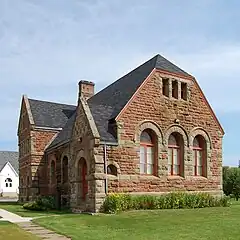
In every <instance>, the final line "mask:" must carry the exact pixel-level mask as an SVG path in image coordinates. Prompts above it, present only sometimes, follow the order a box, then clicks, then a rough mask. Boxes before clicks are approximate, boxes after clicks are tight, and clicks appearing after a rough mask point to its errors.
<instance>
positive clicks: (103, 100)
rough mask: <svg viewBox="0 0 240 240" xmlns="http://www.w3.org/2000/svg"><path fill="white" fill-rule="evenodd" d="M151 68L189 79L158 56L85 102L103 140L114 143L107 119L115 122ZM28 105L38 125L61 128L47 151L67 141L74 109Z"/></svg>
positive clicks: (115, 140) (180, 70)
mask: <svg viewBox="0 0 240 240" xmlns="http://www.w3.org/2000/svg"><path fill="white" fill-rule="evenodd" d="M154 69H159V70H162V71H166V72H170V73H173V74H178V75H182V76H185V77H192V76H191V75H189V74H188V73H186V72H185V71H183V70H182V69H180V68H179V67H177V66H176V65H174V64H173V63H171V62H170V61H168V60H167V59H165V58H164V57H162V56H161V55H159V54H158V55H156V56H154V57H153V58H151V59H150V60H148V61H147V62H145V63H143V64H142V65H140V66H139V67H137V68H136V69H134V70H132V71H131V72H129V73H128V74H126V75H125V76H123V77H121V78H120V79H118V80H117V81H115V82H114V83H112V84H111V85H109V86H107V87H106V88H104V89H103V90H102V91H100V92H99V93H97V94H96V95H94V96H93V97H91V98H90V99H88V101H87V102H88V105H89V108H90V110H91V113H92V116H93V118H94V121H95V123H96V126H97V129H98V132H99V134H100V138H101V140H102V141H106V142H113V143H116V142H117V139H116V138H115V137H114V136H113V135H112V134H111V133H110V132H111V131H110V130H109V120H112V119H114V118H115V117H116V116H117V115H118V114H119V113H120V112H121V110H122V109H123V108H124V106H125V105H126V104H127V103H128V101H129V100H130V99H131V97H132V96H133V94H134V93H135V92H136V91H137V89H138V88H139V87H140V86H141V84H142V83H143V82H144V80H145V79H146V78H147V77H148V76H149V75H150V73H151V72H152V71H153V70H154ZM29 103H30V107H31V111H32V115H33V118H34V122H35V124H36V125H37V126H45V127H46V126H48V127H62V128H63V130H62V131H61V132H59V133H58V135H57V136H56V138H55V139H54V140H53V142H52V143H51V144H50V145H49V146H48V147H47V149H50V148H52V147H54V146H56V145H59V144H63V143H66V142H68V141H69V140H70V138H71V133H72V128H73V124H74V120H75V114H74V112H75V110H76V107H75V106H71V105H64V104H57V103H51V102H43V101H38V100H33V99H29Z"/></svg>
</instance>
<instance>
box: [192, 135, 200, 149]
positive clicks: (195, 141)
mask: <svg viewBox="0 0 240 240" xmlns="http://www.w3.org/2000/svg"><path fill="white" fill-rule="evenodd" d="M193 146H194V147H200V144H199V141H198V138H197V137H195V138H194V140H193Z"/></svg>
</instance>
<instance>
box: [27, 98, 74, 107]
mask: <svg viewBox="0 0 240 240" xmlns="http://www.w3.org/2000/svg"><path fill="white" fill-rule="evenodd" d="M28 100H30V101H38V102H45V103H53V104H58V105H65V106H72V107H76V106H77V105H73V104H68V103H60V102H53V101H45V100H40V99H33V98H28Z"/></svg>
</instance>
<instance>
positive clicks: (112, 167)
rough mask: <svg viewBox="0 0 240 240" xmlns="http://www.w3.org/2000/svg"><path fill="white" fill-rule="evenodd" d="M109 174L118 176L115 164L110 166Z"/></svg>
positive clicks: (108, 168)
mask: <svg viewBox="0 0 240 240" xmlns="http://www.w3.org/2000/svg"><path fill="white" fill-rule="evenodd" d="M107 174H110V175H114V176H117V168H116V166H114V165H113V164H109V165H108V167H107Z"/></svg>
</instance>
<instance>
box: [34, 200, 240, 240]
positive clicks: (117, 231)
mask: <svg viewBox="0 0 240 240" xmlns="http://www.w3.org/2000/svg"><path fill="white" fill-rule="evenodd" d="M34 221H35V222H36V223H39V224H40V225H42V226H45V227H47V228H51V229H52V230H54V231H56V232H59V233H62V234H65V235H67V236H70V237H72V239H73V240H74V239H75V240H78V239H82V240H92V239H98V240H102V239H104V240H105V239H116V240H118V239H124V240H127V239H129V240H130V239H131V240H134V239H136V240H149V239H151V240H155V239H161V240H170V239H171V240H172V239H178V240H201V239H202V240H216V239H218V240H235V239H239V231H240V230H239V229H240V205H238V204H233V205H232V206H231V207H226V208H204V209H185V210H158V211H132V212H125V213H121V214H118V215H97V216H89V215H74V214H68V215H62V216H56V217H51V218H40V219H36V220H34Z"/></svg>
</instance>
